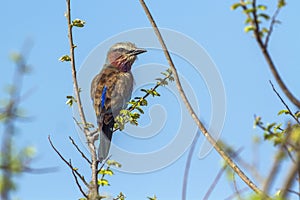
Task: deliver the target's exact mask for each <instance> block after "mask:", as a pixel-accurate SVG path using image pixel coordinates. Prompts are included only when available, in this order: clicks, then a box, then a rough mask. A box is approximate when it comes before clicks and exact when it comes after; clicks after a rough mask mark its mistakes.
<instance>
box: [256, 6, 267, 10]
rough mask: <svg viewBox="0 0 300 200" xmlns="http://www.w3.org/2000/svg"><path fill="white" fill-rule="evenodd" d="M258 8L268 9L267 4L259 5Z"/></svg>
mask: <svg viewBox="0 0 300 200" xmlns="http://www.w3.org/2000/svg"><path fill="white" fill-rule="evenodd" d="M257 8H258V9H260V10H267V6H265V5H258V6H257Z"/></svg>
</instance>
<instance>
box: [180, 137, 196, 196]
mask: <svg viewBox="0 0 300 200" xmlns="http://www.w3.org/2000/svg"><path fill="white" fill-rule="evenodd" d="M199 136H200V134H196V136H195V137H194V140H193V143H192V145H191V149H190V151H189V154H188V157H187V159H186V164H185V170H184V176H183V183H182V194H181V199H182V200H185V199H186V191H187V185H188V178H189V171H190V167H191V162H192V156H193V153H194V150H195V147H196V144H197V141H198V139H199Z"/></svg>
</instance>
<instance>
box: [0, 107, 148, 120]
mask: <svg viewBox="0 0 300 200" xmlns="http://www.w3.org/2000/svg"><path fill="white" fill-rule="evenodd" d="M135 109H137V110H138V111H139V112H140V113H141V114H144V111H143V109H142V108H141V107H135ZM0 119H1V118H0Z"/></svg>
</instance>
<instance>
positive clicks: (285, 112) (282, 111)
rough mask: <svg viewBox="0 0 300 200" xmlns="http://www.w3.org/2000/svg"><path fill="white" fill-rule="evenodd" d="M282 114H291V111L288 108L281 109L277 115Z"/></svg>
mask: <svg viewBox="0 0 300 200" xmlns="http://www.w3.org/2000/svg"><path fill="white" fill-rule="evenodd" d="M281 114H286V115H288V114H290V112H289V111H288V110H280V111H279V112H278V114H277V115H281Z"/></svg>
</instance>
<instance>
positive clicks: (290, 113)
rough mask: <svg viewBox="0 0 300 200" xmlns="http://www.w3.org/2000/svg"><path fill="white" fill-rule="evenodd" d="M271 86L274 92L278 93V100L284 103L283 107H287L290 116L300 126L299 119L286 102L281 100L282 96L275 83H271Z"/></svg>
mask: <svg viewBox="0 0 300 200" xmlns="http://www.w3.org/2000/svg"><path fill="white" fill-rule="evenodd" d="M270 84H271V86H272V88H273V91H274V92H275V93H276V95H277V96H278V98H279V99H280V101H281V102H282V103H283V105H284V106H285V107H286V109H287V110H288V111H289V115H291V116H292V117H293V118H294V119H295V120H296V122H297V123H298V124H300V122H299V120H298V118H297V117H296V116H295V115H294V114H293V113H292V111H291V109H290V108H289V106H288V105H287V104H286V103H285V102H284V100H283V99H282V98H281V96H280V94H279V93H278V92H277V91H276V89H275V87H274V85H273V83H272V82H271V81H270Z"/></svg>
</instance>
